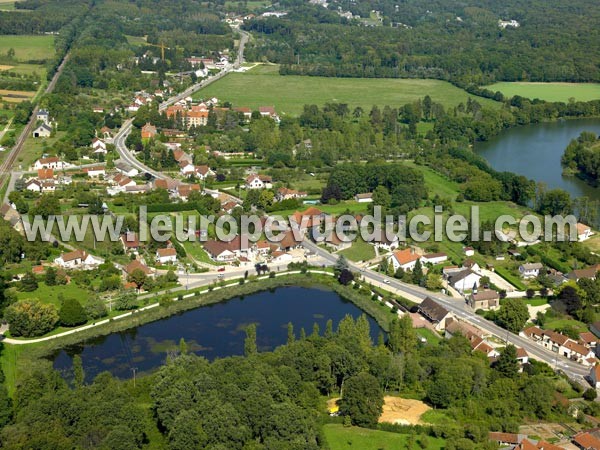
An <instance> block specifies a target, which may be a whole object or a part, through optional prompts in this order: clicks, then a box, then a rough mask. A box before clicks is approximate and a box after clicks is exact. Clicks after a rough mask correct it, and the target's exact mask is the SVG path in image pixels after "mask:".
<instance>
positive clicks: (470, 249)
mask: <svg viewBox="0 0 600 450" xmlns="http://www.w3.org/2000/svg"><path fill="white" fill-rule="evenodd" d="M463 252H465V256H474V255H475V249H474V248H473V247H465V248H463Z"/></svg>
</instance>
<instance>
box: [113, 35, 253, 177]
mask: <svg viewBox="0 0 600 450" xmlns="http://www.w3.org/2000/svg"><path fill="white" fill-rule="evenodd" d="M237 31H238V32H239V33H240V43H239V46H238V52H237V56H236V59H235V61H234V62H233V64H229V65H228V66H227V67H225V69H223V70H222V71H220V72H219V73H218V74H216V75H214V76H212V77H209V78H207V79H206V80H202V81H201V82H200V83H197V84H194V85H193V86H190V87H189V88H187V89H186V90H185V91H183V92H180V93H179V94H177V95H175V96H174V97H171V98H169V99H168V100H166V101H164V102H163V103H161V104H160V105H159V107H158V110H159V111H164V110H165V109H167V107H169V106H170V105H172V104H174V103H177V102H178V101H180V100H183V99H184V98H186V97H189V96H190V95H192V94H194V93H195V92H197V91H199V90H200V89H202V88H204V87H206V86H208V85H209V84H211V83H214V82H215V81H217V80H220V79H221V78H223V77H224V76H226V75H227V74H229V73H230V72H232V71H233V70H235V69H238V68H239V67H240V66H241V64H242V63H243V62H244V48H245V47H246V44H247V43H248V39H249V38H250V35H249V34H248V33H247V32H245V31H242V30H239V29H238V30H237ZM132 122H133V119H128V120H126V121H125V122H123V125H122V126H121V129H120V130H119V132H118V133H117V134H116V136H115V138H114V141H113V142H114V144H115V147H116V149H117V153H119V156H120V158H121V159H122V160H123V161H125V162H126V163H127V164H129V165H130V166H132V167H135V168H136V169H137V170H139V171H140V172H147V173H149V174H151V175H152V176H154V177H155V178H158V179H163V180H168V179H169V177H168V176H166V175H164V174H163V173H161V172H158V171H156V170H154V169H151V168H150V167H148V166H146V165H145V164H143V163H141V162H140V161H139V160H138V159H137V158H136V157H135V155H134V154H133V153H132V152H131V151H129V149H128V148H127V146H126V145H125V140H126V139H127V136H129V133H131V128H132Z"/></svg>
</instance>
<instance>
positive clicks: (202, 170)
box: [194, 165, 215, 180]
mask: <svg viewBox="0 0 600 450" xmlns="http://www.w3.org/2000/svg"><path fill="white" fill-rule="evenodd" d="M194 170H195V174H196V177H198V178H200V179H201V180H206V178H208V177H214V176H215V172H213V171H212V170H211V168H210V167H208V166H207V165H202V166H196V167H195V169H194Z"/></svg>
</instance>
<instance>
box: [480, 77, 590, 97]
mask: <svg viewBox="0 0 600 450" xmlns="http://www.w3.org/2000/svg"><path fill="white" fill-rule="evenodd" d="M486 88H487V89H489V90H491V91H494V92H495V91H500V92H502V93H503V94H504V96H505V97H512V96H514V95H520V96H521V97H527V98H531V99H534V98H539V99H540V100H546V101H549V102H568V101H569V99H570V98H574V99H575V100H580V101H588V100H595V99H599V98H600V84H599V83H526V82H514V83H510V82H501V83H495V84H492V85H490V86H486Z"/></svg>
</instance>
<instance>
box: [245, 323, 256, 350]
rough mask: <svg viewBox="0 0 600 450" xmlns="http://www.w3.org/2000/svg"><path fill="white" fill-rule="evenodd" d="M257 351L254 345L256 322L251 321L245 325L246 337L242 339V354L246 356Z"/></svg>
mask: <svg viewBox="0 0 600 450" xmlns="http://www.w3.org/2000/svg"><path fill="white" fill-rule="evenodd" d="M256 353H258V347H257V345H256V324H255V323H251V324H250V325H248V326H247V327H246V339H245V340H244V354H245V355H246V356H250V355H255V354H256Z"/></svg>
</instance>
